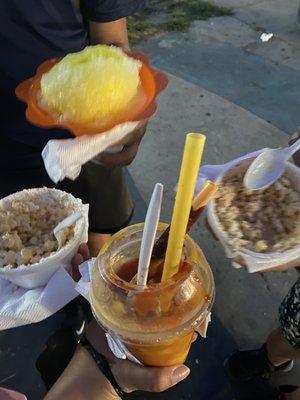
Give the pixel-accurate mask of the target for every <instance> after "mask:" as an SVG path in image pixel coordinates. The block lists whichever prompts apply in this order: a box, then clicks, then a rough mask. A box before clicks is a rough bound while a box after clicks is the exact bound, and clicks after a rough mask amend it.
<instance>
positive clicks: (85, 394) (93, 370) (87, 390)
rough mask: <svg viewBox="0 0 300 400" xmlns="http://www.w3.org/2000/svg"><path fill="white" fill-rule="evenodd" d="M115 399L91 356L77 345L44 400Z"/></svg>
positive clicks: (112, 391)
mask: <svg viewBox="0 0 300 400" xmlns="http://www.w3.org/2000/svg"><path fill="white" fill-rule="evenodd" d="M61 399H64V400H86V399H88V400H117V399H119V397H118V395H117V394H116V392H115V390H114V389H113V387H112V386H111V384H110V383H109V381H108V380H107V379H106V378H105V377H104V375H103V374H102V373H101V372H100V370H99V369H98V367H97V365H96V364H95V362H94V360H93V359H92V357H91V356H90V355H89V354H88V352H87V351H86V350H85V349H83V348H82V347H80V346H78V348H77V350H76V352H75V354H74V356H73V358H72V360H71V362H70V363H69V365H68V366H67V368H66V369H65V371H64V372H63V374H62V375H61V377H60V378H59V379H58V381H57V382H56V383H55V385H54V386H53V387H52V388H51V390H50V391H49V393H48V394H47V395H46V397H45V398H44V400H61Z"/></svg>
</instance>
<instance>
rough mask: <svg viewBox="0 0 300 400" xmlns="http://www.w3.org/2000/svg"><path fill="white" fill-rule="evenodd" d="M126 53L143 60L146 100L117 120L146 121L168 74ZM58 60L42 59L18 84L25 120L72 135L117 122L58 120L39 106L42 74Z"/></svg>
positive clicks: (143, 83)
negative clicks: (102, 123)
mask: <svg viewBox="0 0 300 400" xmlns="http://www.w3.org/2000/svg"><path fill="white" fill-rule="evenodd" d="M127 54H128V55H129V56H130V57H133V58H135V59H136V60H139V61H141V63H142V67H141V69H140V80H141V86H142V91H143V94H144V96H145V101H144V102H142V104H141V105H140V106H139V107H136V106H135V108H134V109H133V110H130V111H129V112H128V113H127V115H126V116H124V118H122V120H121V121H119V122H118V124H120V123H124V122H129V121H141V122H142V121H147V120H148V119H149V118H150V117H152V116H153V114H154V113H155V112H156V110H157V103H156V97H157V95H158V94H159V93H160V92H161V91H162V90H164V89H165V88H166V87H167V85H168V78H167V76H166V75H165V74H164V73H163V72H161V71H159V70H156V69H154V68H152V67H151V66H150V63H149V60H148V58H147V57H146V56H144V55H143V54H140V53H136V52H130V53H127ZM60 60H61V58H51V59H49V60H47V61H45V62H44V63H42V64H41V65H40V66H39V67H38V69H37V71H36V74H35V76H34V77H32V78H30V79H27V80H26V81H24V82H22V83H20V84H19V85H18V86H17V88H16V96H17V97H18V98H19V99H20V100H22V101H24V102H25V103H26V104H27V109H26V118H27V120H28V121H29V122H30V123H32V124H33V125H36V126H39V127H42V128H64V129H67V130H69V131H70V132H71V133H73V134H74V135H75V136H80V135H86V134H88V135H93V134H97V133H101V132H105V131H108V130H109V129H111V128H113V127H114V126H115V125H116V124H107V125H106V126H105V125H101V128H99V127H97V126H88V125H83V124H82V125H81V124H77V123H73V122H71V121H63V122H60V121H58V120H56V119H55V117H53V116H52V115H51V114H50V113H49V112H47V111H46V110H44V109H42V108H41V107H40V105H39V103H38V94H39V92H40V81H41V77H42V75H43V74H44V73H46V72H48V71H49V70H50V69H51V68H52V67H53V66H54V65H55V64H57V63H58V62H59V61H60Z"/></svg>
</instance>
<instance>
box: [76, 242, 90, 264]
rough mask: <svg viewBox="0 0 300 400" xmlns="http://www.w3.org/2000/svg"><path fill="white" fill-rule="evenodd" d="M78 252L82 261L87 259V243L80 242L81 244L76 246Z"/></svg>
mask: <svg viewBox="0 0 300 400" xmlns="http://www.w3.org/2000/svg"><path fill="white" fill-rule="evenodd" d="M78 253H79V254H81V255H82V257H83V261H87V260H89V259H90V258H91V257H90V250H89V248H88V245H87V244H86V243H81V245H80V246H79V248H78Z"/></svg>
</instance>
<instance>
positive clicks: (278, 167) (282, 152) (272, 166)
mask: <svg viewBox="0 0 300 400" xmlns="http://www.w3.org/2000/svg"><path fill="white" fill-rule="evenodd" d="M297 150H300V139H298V140H297V141H296V142H295V143H294V144H292V145H291V146H289V147H286V148H283V149H282V148H280V149H266V150H265V151H263V152H262V153H261V154H260V155H259V156H258V157H256V159H255V160H254V161H253V162H252V164H251V165H250V167H249V168H248V170H247V172H246V174H245V176H244V186H245V187H246V188H247V189H249V190H258V189H264V188H266V187H268V186H270V185H272V183H274V182H275V181H277V179H279V178H280V177H281V176H282V174H283V173H284V171H285V168H286V162H287V161H288V159H289V158H291V157H292V155H293V154H294V153H296V151H297Z"/></svg>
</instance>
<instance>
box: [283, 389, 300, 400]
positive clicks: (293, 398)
mask: <svg viewBox="0 0 300 400" xmlns="http://www.w3.org/2000/svg"><path fill="white" fill-rule="evenodd" d="M285 398H286V400H300V388H298V389H296V390H295V391H294V392H292V393H289V394H286V395H285Z"/></svg>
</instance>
